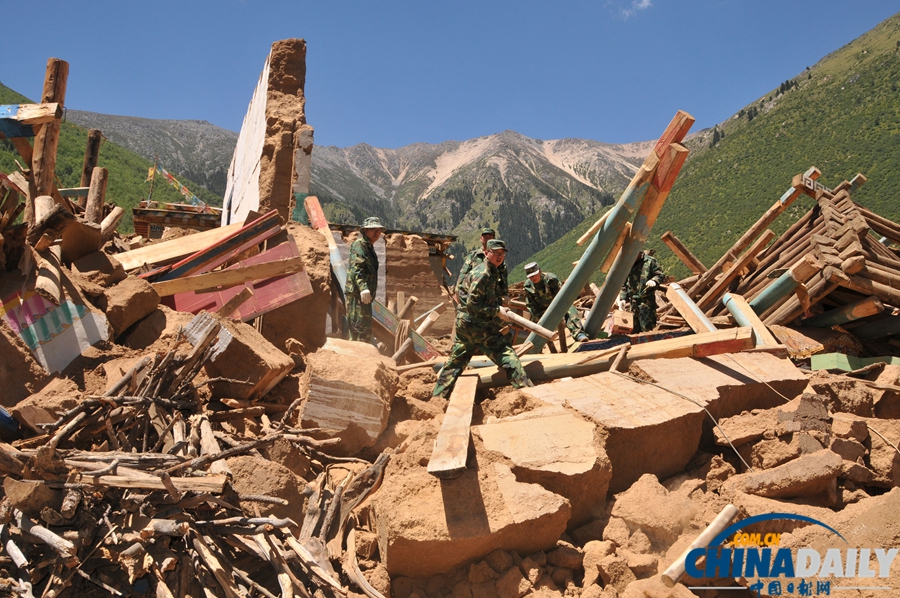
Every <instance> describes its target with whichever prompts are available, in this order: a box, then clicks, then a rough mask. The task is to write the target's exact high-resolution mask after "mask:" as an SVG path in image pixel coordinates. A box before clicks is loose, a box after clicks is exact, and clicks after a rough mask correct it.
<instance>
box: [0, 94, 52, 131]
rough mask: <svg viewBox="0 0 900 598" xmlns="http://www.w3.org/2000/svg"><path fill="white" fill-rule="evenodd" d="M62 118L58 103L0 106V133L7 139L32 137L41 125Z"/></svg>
mask: <svg viewBox="0 0 900 598" xmlns="http://www.w3.org/2000/svg"><path fill="white" fill-rule="evenodd" d="M61 117H62V107H61V106H60V105H59V103H56V102H52V103H48V104H6V105H0V133H2V134H3V135H4V136H5V137H6V138H7V139H14V138H16V137H34V136H35V135H36V134H37V132H38V131H40V128H41V125H43V124H45V123H49V122H53V121H54V120H59V119H60V118H61Z"/></svg>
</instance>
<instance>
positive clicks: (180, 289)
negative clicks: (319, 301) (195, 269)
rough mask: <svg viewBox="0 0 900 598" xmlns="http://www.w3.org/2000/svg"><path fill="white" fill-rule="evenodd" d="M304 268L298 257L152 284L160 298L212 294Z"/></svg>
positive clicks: (301, 259) (300, 258) (301, 260)
mask: <svg viewBox="0 0 900 598" xmlns="http://www.w3.org/2000/svg"><path fill="white" fill-rule="evenodd" d="M303 268H304V265H303V258H302V257H299V256H298V257H289V258H284V259H280V260H274V261H271V262H264V263H261V264H255V265H252V266H241V267H236V268H228V269H227V270H218V271H216V272H207V273H206V274H198V275H196V276H188V277H185V278H176V279H175V280H167V281H164V282H154V283H151V284H152V286H153V288H154V289H156V292H157V293H158V294H159V296H160V297H164V296H166V295H177V294H178V293H189V292H191V291H207V292H212V291H214V290H218V289H219V288H227V287H233V286H234V285H237V284H241V283H243V282H247V281H249V280H261V279H263V278H271V277H273V276H282V275H284V274H293V273H294V272H300V271H301V270H303Z"/></svg>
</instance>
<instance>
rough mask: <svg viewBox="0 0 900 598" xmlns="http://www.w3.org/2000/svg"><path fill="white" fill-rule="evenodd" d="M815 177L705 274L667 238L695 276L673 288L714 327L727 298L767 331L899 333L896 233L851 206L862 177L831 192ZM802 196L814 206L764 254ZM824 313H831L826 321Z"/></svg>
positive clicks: (797, 186)
mask: <svg viewBox="0 0 900 598" xmlns="http://www.w3.org/2000/svg"><path fill="white" fill-rule="evenodd" d="M818 177H819V171H818V169H816V168H811V169H810V170H809V171H807V172H806V173H804V174H803V175H797V177H795V179H794V181H793V182H792V186H791V189H790V190H789V191H788V192H787V193H785V195H784V197H782V199H780V200H779V202H777V203H776V205H775V206H773V208H772V209H770V210H769V211H768V212H767V213H766V215H764V216H763V218H761V219H760V221H759V222H757V223H756V224H755V225H754V227H752V228H751V229H750V230H748V231H747V233H746V234H745V235H744V236H743V237H742V238H741V240H740V241H738V242H737V243H736V244H735V246H734V247H732V248H731V249H730V250H729V251H728V252H726V254H725V255H723V256H722V258H721V259H720V260H719V261H718V262H717V263H716V264H715V265H714V266H713V267H711V268H709V269H706V268H705V267H704V266H703V265H702V264H701V263H700V262H699V260H697V259H696V258H695V257H693V255H692V254H691V253H690V251H689V250H687V249H686V248H684V247H683V245H681V244H680V242H678V241H677V239H674V238H673V235H671V233H666V239H665V240H666V242H667V244H668V245H669V246H670V247H673V246H674V247H676V248H678V249H679V250H678V251H676V254H677V255H678V256H679V257H680V258H681V259H682V261H684V263H685V264H686V265H688V267H689V268H691V269H692V271H693V272H694V273H695V274H694V275H693V276H691V277H689V278H686V279H684V280H681V281H679V283H678V284H679V285H680V286H681V287H683V288H685V289H687V294H688V295H689V296H690V298H691V299H692V300H694V301H695V302H696V304H697V306H698V307H699V308H700V309H701V310H702V311H703V312H704V313H705V314H706V316H708V317H709V318H711V320H712V321H713V322H716V323H719V324H721V323H724V322H725V320H726V318H727V314H728V311H727V310H726V307H725V305H724V303H723V301H722V298H723V296H724V295H725V294H726V293H728V292H730V293H732V294H735V295H740V296H743V297H744V298H746V299H747V301H748V302H749V304H750V306H751V308H752V309H753V311H754V312H756V314H757V315H758V316H759V317H760V319H761V320H762V322H763V323H764V324H766V325H767V326H772V325H781V326H784V325H788V324H794V325H801V326H826V327H827V326H833V325H846V326H847V327H848V328H854V327H859V328H858V329H859V330H861V331H862V333H863V337H864V338H874V337H875V336H886V335H888V334H892V333H894V332H896V331H897V329H896V328H894V326H895V324H894V320H895V316H890V315H887V316H885V314H886V313H887V314H889V313H890V312H891V308H893V307H896V306H900V291H898V290H897V289H898V286H900V257H898V255H897V252H896V251H895V250H893V249H891V248H890V244H891V243H900V225H898V224H897V223H894V222H892V221H890V220H888V219H886V218H884V217H882V216H879V215H878V214H875V213H874V212H872V211H870V210H867V209H866V208H864V207H862V206H859V205H858V204H856V203H855V202H854V201H853V200H852V198H851V193H852V192H853V191H855V190H856V189H857V188H858V187H859V186H860V185H862V184H863V183H864V182H865V177H864V176H863V175H861V174H860V175H857V176H856V177H854V178H853V180H852V181H844V182H842V183H841V184H839V185H838V186H836V187H835V188H834V189H828V188H825V187H824V186H823V185H821V184H819V183H817V182H816V179H818ZM801 193H803V194H806V195H809V196H810V197H813V198H814V199H815V201H816V205H815V206H813V208H812V209H810V210H809V211H808V212H806V213H805V214H804V215H803V216H801V217H800V218H799V219H798V220H797V221H796V222H794V223H793V224H792V225H791V226H790V227H789V228H788V229H787V230H786V231H785V232H784V233H783V234H782V235H781V236H779V237H778V238H777V239H775V240H774V242H772V243H771V244H769V245H768V246H766V245H767V243H768V242H769V240H771V239H772V238H774V235H773V234H772V233H771V231H768V230H766V229H767V227H768V226H769V225H770V224H771V222H772V221H773V220H774V218H775V217H777V215H778V214H780V213H781V212H783V211H784V209H785V208H786V204H789V203H790V202H791V201H793V199H794V198H796V196H798V195H799V194H801ZM754 239H755V240H756V242H755V243H753V245H752V246H751V245H750V244H751V243H752V242H753V241H754ZM748 247H749V248H748ZM745 249H746V251H744V250H745ZM742 252H743V253H742ZM673 309H675V307H674V306H673V305H664V306H663V307H662V308H661V309H660V312H661V313H662V314H666V315H664V317H663V320H662V321H663V322H664V323H678V321H679V318H673V317H671V316H670V315H668V314H671V312H672V310H673ZM828 310H835V311H834V312H829V314H830V315H825V316H824V317H823V312H825V311H828ZM873 320H874V321H878V322H880V324H879V328H880V329H879V331H878V332H875V331H872V330H869V329H867V328H866V326H865V325H866V324H867V323H869V322H872V321H873ZM850 322H853V323H852V324H851V323H850Z"/></svg>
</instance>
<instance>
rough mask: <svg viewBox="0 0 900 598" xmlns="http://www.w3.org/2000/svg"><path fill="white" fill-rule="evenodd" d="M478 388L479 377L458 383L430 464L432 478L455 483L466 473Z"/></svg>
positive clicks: (467, 378) (464, 378)
mask: <svg viewBox="0 0 900 598" xmlns="http://www.w3.org/2000/svg"><path fill="white" fill-rule="evenodd" d="M477 389H478V376H477V375H472V374H464V375H462V376H460V377H459V379H458V380H457V381H456V385H455V386H454V387H453V392H452V393H451V394H450V402H449V403H448V404H447V412H446V413H444V420H443V421H442V422H441V429H440V430H439V431H438V435H437V438H436V439H435V441H434V450H433V451H432V452H431V459H429V461H428V473H430V474H431V475H433V476H436V477H438V478H441V479H442V480H451V479H453V478H457V477H459V476H460V475H462V473H463V472H464V471H465V470H466V459H467V457H468V455H469V428H470V426H471V425H472V409H473V408H474V406H475V391H476V390H477Z"/></svg>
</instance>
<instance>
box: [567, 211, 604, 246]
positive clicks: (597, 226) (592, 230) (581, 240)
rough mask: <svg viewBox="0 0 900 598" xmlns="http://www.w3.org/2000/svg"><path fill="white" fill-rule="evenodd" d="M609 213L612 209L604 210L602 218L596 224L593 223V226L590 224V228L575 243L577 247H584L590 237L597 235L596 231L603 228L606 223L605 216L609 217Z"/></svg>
mask: <svg viewBox="0 0 900 598" xmlns="http://www.w3.org/2000/svg"><path fill="white" fill-rule="evenodd" d="M610 212H612V208H610V209H608V210H606V212H605V213H604V214H603V216H600V219H599V220H597V222H595V223H594V224H592V225H591V228H589V229H587V232H585V233H584V234H583V235H581V236H580V237H578V240H577V241H575V243H576V244H577V245H578V246H581V245H584V244H585V243H587V241H588V240H589V239H590V238H591V237H593V236H594V235H596V234H597V231H598V230H600V227H602V226H603V223H604V222H606V218H607V216H609V213H610Z"/></svg>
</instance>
